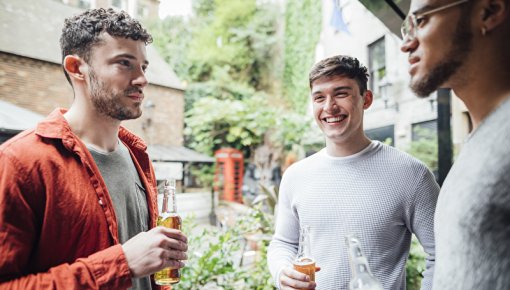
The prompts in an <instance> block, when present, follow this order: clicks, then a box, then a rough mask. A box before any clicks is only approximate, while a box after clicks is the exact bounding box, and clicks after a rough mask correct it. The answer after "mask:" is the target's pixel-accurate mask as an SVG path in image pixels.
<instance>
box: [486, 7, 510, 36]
mask: <svg viewBox="0 0 510 290" xmlns="http://www.w3.org/2000/svg"><path fill="white" fill-rule="evenodd" d="M482 3H483V4H482V9H483V11H482V12H481V13H480V15H481V21H482V26H483V28H482V29H486V31H487V32H490V31H492V30H493V29H495V28H496V27H498V26H499V25H501V24H502V23H504V22H505V21H508V17H510V15H509V14H510V11H509V10H510V7H509V1H508V0H485V1H483V2H482Z"/></svg>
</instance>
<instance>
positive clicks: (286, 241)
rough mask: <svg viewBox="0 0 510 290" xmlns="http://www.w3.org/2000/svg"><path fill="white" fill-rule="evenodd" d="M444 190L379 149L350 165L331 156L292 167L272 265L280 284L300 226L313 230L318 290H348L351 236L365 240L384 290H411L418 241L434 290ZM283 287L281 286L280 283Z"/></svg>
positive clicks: (420, 169) (409, 162)
mask: <svg viewBox="0 0 510 290" xmlns="http://www.w3.org/2000/svg"><path fill="white" fill-rule="evenodd" d="M438 192H439V186H438V185H437V183H436V182H435V180H434V177H433V175H432V173H431V172H430V171H429V170H428V169H427V168H426V167H425V165H423V163H421V162H419V161H418V160H416V159H414V158H413V157H411V156H409V155H408V154H406V153H403V152H401V151H398V150H396V149H394V148H392V147H390V146H387V145H384V144H382V143H380V142H377V141H372V143H371V144H370V145H369V146H368V147H367V148H365V149H364V150H362V151H361V152H359V153H356V154H354V155H351V156H348V157H331V156H329V155H327V153H326V150H325V149H323V150H321V151H320V152H318V153H316V154H314V155H312V156H310V157H308V158H306V159H304V160H302V161H300V162H297V163H295V164H293V165H292V166H291V167H289V168H288V169H287V171H286V172H285V174H284V176H283V179H282V183H281V186H280V196H279V202H278V212H277V221H276V230H275V234H274V237H273V240H272V241H271V244H270V246H269V250H268V264H269V269H270V271H271V274H272V275H273V277H274V278H275V280H277V279H276V276H277V275H279V273H280V271H281V269H282V268H283V267H285V266H287V265H289V264H290V263H291V261H292V260H293V258H294V257H295V255H296V251H297V246H298V238H299V237H298V236H299V227H300V225H304V224H306V225H310V226H311V235H312V237H311V242H312V254H313V256H314V258H315V259H316V263H317V265H318V266H320V267H321V268H322V269H321V271H320V272H318V273H317V274H316V282H317V289H318V290H321V289H322V290H341V289H347V285H348V283H349V281H350V269H349V262H348V256H347V248H346V246H345V242H344V237H345V235H346V234H349V233H353V234H357V235H358V236H359V237H360V238H361V242H362V246H363V251H364V253H365V254H366V255H367V257H368V262H369V265H370V267H371V270H372V272H373V274H374V275H375V276H376V278H377V279H378V280H379V281H381V283H382V284H383V286H384V288H385V289H388V290H398V289H405V264H406V259H407V256H408V253H409V247H410V241H411V234H412V233H414V234H415V235H416V236H417V237H418V239H419V240H420V243H421V244H422V246H423V247H424V249H425V251H426V252H427V253H428V257H427V270H426V271H425V272H424V279H423V282H422V289H431V286H432V285H431V284H432V273H433V267H434V232H433V220H434V210H435V205H436V201H437V196H438ZM277 284H278V283H277Z"/></svg>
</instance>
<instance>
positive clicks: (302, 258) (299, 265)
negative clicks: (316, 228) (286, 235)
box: [293, 226, 315, 281]
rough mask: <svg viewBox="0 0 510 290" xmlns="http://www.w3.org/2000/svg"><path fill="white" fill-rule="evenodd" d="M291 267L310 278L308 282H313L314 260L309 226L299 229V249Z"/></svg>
mask: <svg viewBox="0 0 510 290" xmlns="http://www.w3.org/2000/svg"><path fill="white" fill-rule="evenodd" d="M293 267H294V269H295V270H297V271H298V272H301V273H303V274H306V275H308V276H310V281H315V259H314V258H313V257H312V249H311V244H310V226H303V227H301V230H300V233H299V248H298V253H297V256H296V259H295V260H294V262H293Z"/></svg>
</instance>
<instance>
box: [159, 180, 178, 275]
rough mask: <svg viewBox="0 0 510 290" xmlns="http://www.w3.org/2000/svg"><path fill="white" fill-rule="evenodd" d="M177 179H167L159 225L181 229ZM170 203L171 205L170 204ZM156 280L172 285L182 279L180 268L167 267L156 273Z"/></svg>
mask: <svg viewBox="0 0 510 290" xmlns="http://www.w3.org/2000/svg"><path fill="white" fill-rule="evenodd" d="M175 191H176V189H175V180H174V179H171V180H166V181H165V186H164V190H163V204H162V206H161V212H160V213H159V216H158V221H157V225H158V226H163V227H167V228H172V229H177V230H180V229H181V224H182V220H181V217H180V216H179V215H178V214H177V203H176V196H175ZM169 203H170V206H169ZM154 280H155V281H156V284H158V285H171V284H175V283H178V282H179V281H180V280H181V274H180V272H179V268H166V269H163V270H161V271H159V272H157V273H156V274H154Z"/></svg>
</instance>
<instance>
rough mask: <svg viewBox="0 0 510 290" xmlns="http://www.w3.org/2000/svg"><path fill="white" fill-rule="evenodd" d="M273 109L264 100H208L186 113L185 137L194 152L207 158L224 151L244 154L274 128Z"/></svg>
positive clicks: (203, 99) (201, 101)
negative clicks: (228, 150)
mask: <svg viewBox="0 0 510 290" xmlns="http://www.w3.org/2000/svg"><path fill="white" fill-rule="evenodd" d="M273 117H274V112H273V109H272V108H271V107H269V106H267V105H265V99H264V98H262V97H257V96H255V97H253V98H249V99H244V100H219V99H216V98H211V97H205V98H202V99H200V100H198V101H197V102H196V103H195V105H194V106H193V108H192V109H191V110H190V111H188V112H187V113H186V123H187V127H186V130H185V134H186V135H187V136H188V137H189V138H190V139H189V142H190V143H189V145H190V146H191V147H192V148H195V149H196V150H198V151H200V152H204V153H206V154H213V152H214V151H215V150H217V149H219V148H222V147H232V148H237V149H240V150H243V151H244V153H245V154H246V156H249V154H250V149H251V148H252V147H254V146H256V145H258V144H260V143H261V142H262V137H263V134H264V132H265V131H267V130H268V129H269V128H270V127H271V126H272V125H273V124H274V122H275V121H274V118H273Z"/></svg>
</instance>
